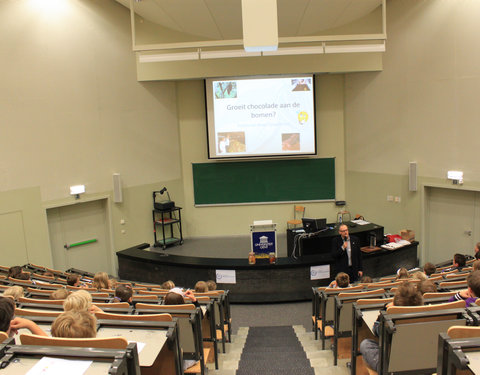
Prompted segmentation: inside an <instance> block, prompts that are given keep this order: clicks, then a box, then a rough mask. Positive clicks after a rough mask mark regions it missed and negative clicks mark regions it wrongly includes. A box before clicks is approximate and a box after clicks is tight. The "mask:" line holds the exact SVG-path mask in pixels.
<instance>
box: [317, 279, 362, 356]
mask: <svg viewBox="0 0 480 375" xmlns="http://www.w3.org/2000/svg"><path fill="white" fill-rule="evenodd" d="M362 289H363V286H361V285H358V286H353V287H349V288H325V289H323V290H321V291H320V290H318V289H317V290H314V293H317V295H318V297H317V298H316V302H315V304H316V306H315V316H314V327H315V339H318V333H320V339H321V340H322V350H323V349H325V339H326V338H327V337H332V336H333V334H334V332H333V328H332V327H331V325H332V324H333V319H334V316H335V301H334V298H335V296H336V295H338V294H340V293H351V292H360V291H361V290H362Z"/></svg>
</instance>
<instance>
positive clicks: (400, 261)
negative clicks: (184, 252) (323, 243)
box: [117, 242, 418, 303]
mask: <svg viewBox="0 0 480 375" xmlns="http://www.w3.org/2000/svg"><path fill="white" fill-rule="evenodd" d="M417 247H418V242H413V243H412V244H410V245H408V246H404V247H402V248H400V249H397V250H394V251H390V250H383V249H382V250H379V251H378V252H375V253H370V254H365V253H363V254H362V256H363V257H362V259H363V265H364V267H363V271H364V273H365V274H366V275H369V276H372V277H379V276H386V275H391V274H394V273H395V272H396V271H397V269H398V268H400V267H406V268H407V269H409V268H413V267H416V266H417V265H418V260H417ZM149 249H150V245H149V244H147V243H144V244H140V245H138V246H134V247H131V248H129V249H125V250H121V251H118V252H117V256H118V267H119V269H118V276H119V277H120V278H122V279H127V280H132V281H138V282H147V283H155V284H160V283H163V282H164V281H166V280H173V281H174V282H175V284H176V285H177V286H180V287H188V288H193V286H194V285H195V283H196V282H197V281H199V280H215V279H216V270H235V271H236V272H235V274H236V283H235V284H222V283H221V282H219V283H218V289H228V290H229V291H230V301H231V302H239V303H255V302H288V301H305V300H310V299H311V298H312V291H311V287H315V286H326V285H328V284H329V282H330V280H331V279H332V278H333V277H334V276H335V275H330V279H321V280H310V267H311V266H321V265H330V264H331V263H332V261H333V259H332V258H331V256H330V253H324V254H317V255H310V256H303V257H300V258H299V259H293V258H290V257H288V258H278V259H277V262H276V264H269V263H268V260H267V259H265V260H263V259H261V260H257V263H256V264H254V265H249V264H248V259H247V257H245V258H203V257H192V256H180V255H168V256H163V255H162V254H161V253H158V252H156V251H150V250H149Z"/></svg>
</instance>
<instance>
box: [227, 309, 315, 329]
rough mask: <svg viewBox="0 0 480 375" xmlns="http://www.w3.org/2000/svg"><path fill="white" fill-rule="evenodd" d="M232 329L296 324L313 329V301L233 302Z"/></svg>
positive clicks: (231, 310)
mask: <svg viewBox="0 0 480 375" xmlns="http://www.w3.org/2000/svg"><path fill="white" fill-rule="evenodd" d="M230 312H231V316H232V331H233V332H234V333H236V332H237V330H238V328H239V327H258V326H264V327H266V326H294V325H303V326H304V327H305V329H306V330H307V331H309V330H311V329H312V302H290V303H271V304H231V305H230Z"/></svg>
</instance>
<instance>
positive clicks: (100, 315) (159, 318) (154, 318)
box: [95, 312, 173, 322]
mask: <svg viewBox="0 0 480 375" xmlns="http://www.w3.org/2000/svg"><path fill="white" fill-rule="evenodd" d="M95 316H96V317H97V319H110V320H130V321H149V322H171V321H173V319H172V316H171V315H170V314H145V315H126V314H113V313H106V312H96V313H95Z"/></svg>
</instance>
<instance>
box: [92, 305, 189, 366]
mask: <svg viewBox="0 0 480 375" xmlns="http://www.w3.org/2000/svg"><path fill="white" fill-rule="evenodd" d="M95 316H96V317H97V324H98V331H97V337H109V336H116V335H118V336H122V337H125V338H126V339H127V340H129V341H137V342H138V343H144V344H145V347H143V348H142V350H141V352H140V353H139V362H140V367H141V369H142V375H153V374H155V375H158V374H162V375H164V374H165V375H170V374H176V375H181V374H183V372H182V353H181V350H180V346H179V340H178V334H179V330H178V321H177V318H174V319H172V316H171V315H170V314H145V315H127V314H113V313H105V312H99V313H96V314H95Z"/></svg>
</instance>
